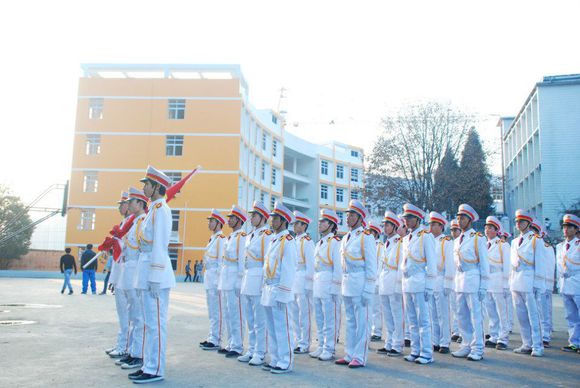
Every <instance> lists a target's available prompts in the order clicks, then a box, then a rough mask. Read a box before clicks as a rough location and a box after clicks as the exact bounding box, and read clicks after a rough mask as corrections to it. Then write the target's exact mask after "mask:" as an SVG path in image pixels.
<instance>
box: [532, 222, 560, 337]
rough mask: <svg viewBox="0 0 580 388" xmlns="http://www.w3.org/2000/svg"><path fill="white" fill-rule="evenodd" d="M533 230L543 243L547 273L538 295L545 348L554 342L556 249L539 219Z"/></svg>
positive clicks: (537, 300) (533, 224) (533, 223)
mask: <svg viewBox="0 0 580 388" xmlns="http://www.w3.org/2000/svg"><path fill="white" fill-rule="evenodd" d="M531 228H532V230H533V231H534V232H535V233H536V236H537V237H538V238H539V239H540V240H539V242H541V243H543V245H544V247H543V249H544V259H545V263H544V266H545V269H546V273H545V275H544V281H545V283H546V284H545V289H544V292H540V293H538V294H537V295H536V302H537V303H538V313H539V314H540V329H541V330H542V343H543V345H544V348H549V347H550V342H551V341H552V290H553V289H554V273H555V270H556V268H555V267H556V254H555V253H554V248H552V246H551V245H550V244H549V243H548V242H547V241H545V237H546V232H545V230H544V227H543V225H542V224H541V223H540V222H539V221H538V219H537V218H534V219H533V220H532V225H531Z"/></svg>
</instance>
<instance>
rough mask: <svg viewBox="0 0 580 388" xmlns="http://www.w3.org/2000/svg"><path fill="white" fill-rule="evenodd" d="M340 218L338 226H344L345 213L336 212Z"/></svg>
mask: <svg viewBox="0 0 580 388" xmlns="http://www.w3.org/2000/svg"><path fill="white" fill-rule="evenodd" d="M336 215H337V216H338V225H342V224H344V213H343V212H336Z"/></svg>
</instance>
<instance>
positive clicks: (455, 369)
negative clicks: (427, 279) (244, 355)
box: [0, 278, 580, 387]
mask: <svg viewBox="0 0 580 388" xmlns="http://www.w3.org/2000/svg"><path fill="white" fill-rule="evenodd" d="M60 286H61V281H60V280H57V279H7V278H0V304H15V303H32V304H47V305H56V306H54V307H46V306H35V307H34V306H33V307H31V308H24V307H14V306H0V311H2V310H9V311H8V312H0V320H31V321H35V322H36V323H34V324H30V325H23V326H3V325H0V371H1V373H0V386H1V387H14V386H18V387H36V386H38V387H40V386H42V387H46V386H65V385H66V386H68V387H81V386H83V387H87V386H89V387H103V386H134V385H132V384H131V385H130V382H129V380H128V379H127V377H126V375H127V373H126V372H125V371H121V370H120V369H119V367H117V366H115V365H114V364H113V362H112V360H111V359H109V358H108V356H106V355H105V353H104V352H103V350H104V349H105V348H107V347H109V346H111V345H112V344H113V342H114V338H115V335H116V330H117V325H116V322H115V319H116V315H115V311H114V300H113V297H112V296H110V295H109V296H98V295H95V296H93V295H79V294H78V292H79V291H80V289H79V286H80V282H79V281H78V280H75V281H73V286H74V287H75V292H76V293H75V294H74V295H72V296H68V295H66V294H65V295H61V294H60V292H59V290H60ZM554 305H555V306H554V318H555V326H556V327H555V329H556V332H555V335H554V337H555V339H554V342H553V344H554V348H552V349H547V350H546V356H545V357H544V358H531V357H529V356H521V355H516V354H514V353H513V352H511V351H504V352H500V351H496V350H486V354H485V360H484V361H482V362H479V363H474V362H468V361H465V360H458V359H454V358H452V357H451V356H450V355H437V356H436V361H435V363H434V364H431V365H429V366H420V365H415V364H410V363H407V362H405V361H403V360H402V358H398V359H391V358H387V357H385V356H379V355H377V354H374V353H371V356H370V359H369V365H368V367H366V368H362V369H358V370H349V369H348V368H344V367H339V366H336V365H334V364H332V363H323V362H320V361H317V360H313V359H311V358H310V357H308V356H307V355H300V356H298V357H297V361H296V365H295V370H294V372H293V373H291V374H287V375H281V376H275V375H272V374H270V373H267V372H264V371H262V370H260V369H259V368H255V367H250V366H248V365H246V364H242V363H240V362H238V361H236V360H232V359H225V358H224V357H223V356H220V355H218V354H217V353H215V352H204V351H202V350H201V349H200V348H199V347H198V346H197V343H198V342H199V341H201V340H202V339H204V337H205V335H206V333H207V318H206V315H205V314H206V307H205V298H204V291H203V288H202V286H201V285H200V284H191V283H188V284H183V283H180V284H179V285H178V287H177V288H176V290H175V291H174V292H173V293H172V294H171V303H170V307H169V345H168V352H167V376H166V380H165V382H163V383H156V384H157V385H164V386H168V387H181V386H184V387H185V386H199V387H210V386H221V387H224V386H234V385H237V386H242V387H252V386H264V385H274V384H276V385H277V386H292V387H297V386H299V387H301V386H317V387H343V386H353V385H355V384H356V385H359V386H380V385H385V384H389V385H394V386H409V385H411V386H435V385H437V386H446V387H455V386H472V387H473V386H483V385H484V384H486V385H488V386H500V385H502V386H520V387H521V386H546V385H549V386H566V387H578V386H579V381H580V355H578V354H568V353H563V352H561V351H560V350H559V347H560V346H563V345H565V338H566V334H565V331H564V330H565V328H566V326H565V322H564V319H563V311H562V302H561V299H560V298H559V297H555V298H554ZM57 306H58V307H57ZM342 337H343V338H344V334H343V336H342ZM519 344H520V341H519V334H518V333H517V327H516V329H515V332H514V334H513V335H512V342H511V345H512V346H519ZM379 345H380V344H379V343H373V344H372V347H373V348H374V349H376V348H378V347H379ZM456 347H457V345H453V348H456ZM338 353H339V354H342V345H339V347H338Z"/></svg>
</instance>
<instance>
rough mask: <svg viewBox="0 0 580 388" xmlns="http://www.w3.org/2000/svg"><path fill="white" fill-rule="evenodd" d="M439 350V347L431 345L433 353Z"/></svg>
mask: <svg viewBox="0 0 580 388" xmlns="http://www.w3.org/2000/svg"><path fill="white" fill-rule="evenodd" d="M439 349H441V346H439V345H433V351H434V352H438V351H439Z"/></svg>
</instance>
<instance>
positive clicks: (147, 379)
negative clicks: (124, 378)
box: [133, 373, 163, 384]
mask: <svg viewBox="0 0 580 388" xmlns="http://www.w3.org/2000/svg"><path fill="white" fill-rule="evenodd" d="M161 380H163V376H155V375H150V374H149V373H143V374H141V376H139V377H137V378H135V379H133V383H135V384H147V383H152V382H154V381H161Z"/></svg>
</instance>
